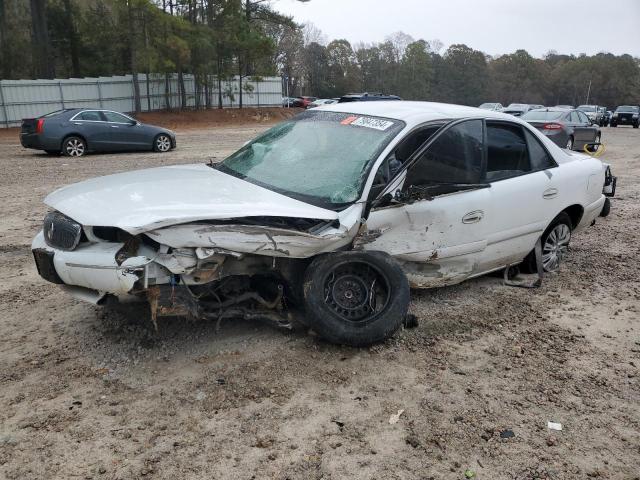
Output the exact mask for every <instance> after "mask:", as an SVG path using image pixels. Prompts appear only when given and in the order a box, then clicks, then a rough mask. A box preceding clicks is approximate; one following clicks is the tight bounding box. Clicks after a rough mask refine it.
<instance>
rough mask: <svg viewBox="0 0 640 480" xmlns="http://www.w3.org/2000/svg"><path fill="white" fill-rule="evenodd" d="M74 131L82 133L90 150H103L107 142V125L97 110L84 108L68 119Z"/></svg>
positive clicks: (108, 132)
mask: <svg viewBox="0 0 640 480" xmlns="http://www.w3.org/2000/svg"><path fill="white" fill-rule="evenodd" d="M69 123H70V124H71V128H72V129H73V130H74V132H77V133H78V134H80V135H82V137H84V139H85V140H86V142H87V145H88V147H89V149H90V150H104V149H106V148H107V146H108V144H109V134H110V131H109V126H108V125H107V122H106V121H105V119H104V117H103V116H102V115H101V113H100V111H98V110H85V111H82V112H80V113H78V114H76V115H74V116H73V117H71V120H70V121H69Z"/></svg>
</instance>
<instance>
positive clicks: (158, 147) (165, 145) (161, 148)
mask: <svg viewBox="0 0 640 480" xmlns="http://www.w3.org/2000/svg"><path fill="white" fill-rule="evenodd" d="M153 150H154V152H160V153H167V152H168V151H169V150H171V137H169V135H167V134H166V133H161V134H159V135H156V138H154V139H153Z"/></svg>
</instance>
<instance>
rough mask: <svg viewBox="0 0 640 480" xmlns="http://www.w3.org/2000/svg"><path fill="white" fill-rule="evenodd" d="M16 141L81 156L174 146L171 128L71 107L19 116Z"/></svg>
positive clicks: (174, 139)
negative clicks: (89, 152) (93, 153)
mask: <svg viewBox="0 0 640 480" xmlns="http://www.w3.org/2000/svg"><path fill="white" fill-rule="evenodd" d="M20 143H21V144H22V146H23V147H25V148H33V149H35V150H44V151H45V152H47V153H49V154H59V153H61V152H62V154H63V155H66V156H68V157H81V156H82V155H84V154H85V153H87V152H88V151H93V152H106V151H118V150H121V151H126V150H155V151H156V152H168V151H169V150H171V149H172V148H175V147H176V136H175V134H174V133H173V132H172V131H171V130H167V129H166V128H162V127H155V126H153V125H145V124H143V123H140V122H138V121H137V120H135V119H133V118H131V117H128V116H127V115H124V114H122V113H118V112H112V111H110V110H96V109H84V108H71V109H65V110H59V111H57V112H52V113H48V114H47V115H43V116H41V117H38V118H25V119H23V120H22V130H21V132H20Z"/></svg>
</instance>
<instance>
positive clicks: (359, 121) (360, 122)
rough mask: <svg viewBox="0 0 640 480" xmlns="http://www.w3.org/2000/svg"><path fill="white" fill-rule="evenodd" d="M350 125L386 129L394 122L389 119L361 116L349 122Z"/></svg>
mask: <svg viewBox="0 0 640 480" xmlns="http://www.w3.org/2000/svg"><path fill="white" fill-rule="evenodd" d="M349 124H350V125H355V126H357V127H366V128H373V129H375V130H381V131H385V130H386V129H388V128H389V127H391V126H392V125H393V122H391V121H389V120H381V119H379V118H372V117H359V118H356V119H355V120H352V121H351V122H349Z"/></svg>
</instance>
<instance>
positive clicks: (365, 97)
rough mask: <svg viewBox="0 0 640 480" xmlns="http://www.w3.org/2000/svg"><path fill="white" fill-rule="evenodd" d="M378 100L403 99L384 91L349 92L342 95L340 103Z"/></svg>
mask: <svg viewBox="0 0 640 480" xmlns="http://www.w3.org/2000/svg"><path fill="white" fill-rule="evenodd" d="M376 100H402V99H401V98H400V97H398V96H397V95H385V94H383V93H373V92H364V93H347V94H346V95H343V96H342V97H340V100H338V103H347V102H371V101H376Z"/></svg>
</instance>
